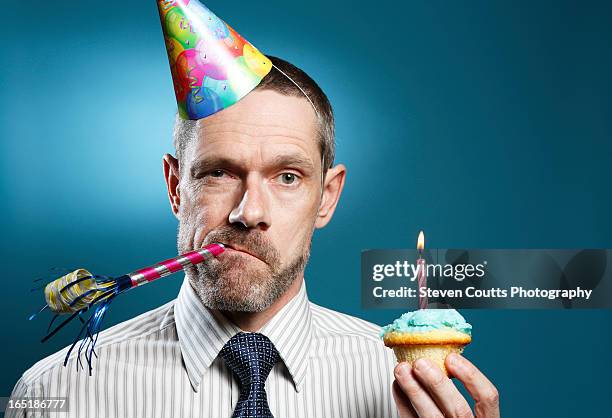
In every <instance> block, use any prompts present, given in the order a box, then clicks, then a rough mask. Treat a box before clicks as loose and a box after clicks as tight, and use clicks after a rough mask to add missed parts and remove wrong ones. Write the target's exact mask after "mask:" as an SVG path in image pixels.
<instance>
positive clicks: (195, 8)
mask: <svg viewBox="0 0 612 418" xmlns="http://www.w3.org/2000/svg"><path fill="white" fill-rule="evenodd" d="M157 6H158V8H159V16H160V19H161V24H162V29H163V32H164V38H165V43H166V50H167V52H168V61H169V62H170V72H171V74H172V81H173V84H174V92H175V95H176V101H177V105H178V109H179V115H180V116H181V117H182V118H184V119H193V120H195V119H201V118H205V117H207V116H210V115H212V114H214V113H216V112H218V111H220V110H223V109H225V108H226V107H229V106H231V105H233V104H234V103H236V102H237V101H238V100H240V99H242V98H243V97H244V96H246V95H247V94H248V93H249V92H250V91H251V90H253V89H254V88H255V87H256V86H257V85H258V84H259V83H260V82H261V80H262V79H263V77H265V76H266V74H268V73H269V72H270V70H271V69H272V62H271V61H270V60H269V59H268V58H267V57H266V56H264V55H263V54H262V53H261V52H259V51H258V50H257V48H255V47H254V46H253V45H251V44H250V43H249V42H248V41H246V40H245V39H244V38H243V37H242V36H240V35H239V34H238V33H237V32H236V31H235V30H234V29H232V28H231V27H230V26H229V25H227V24H226V23H225V22H224V21H223V20H221V19H219V18H218V17H217V16H216V15H215V14H214V13H212V12H211V11H210V10H209V9H207V8H206V7H205V6H204V5H203V4H201V3H199V2H198V1H197V0H157Z"/></svg>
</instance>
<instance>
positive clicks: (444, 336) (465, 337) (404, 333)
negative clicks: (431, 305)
mask: <svg viewBox="0 0 612 418" xmlns="http://www.w3.org/2000/svg"><path fill="white" fill-rule="evenodd" d="M380 336H381V337H382V338H383V340H384V342H385V345H386V346H387V347H391V348H392V349H393V351H394V352H395V357H396V358H397V361H398V362H402V361H407V362H408V363H410V364H411V365H412V363H414V362H415V361H416V360H417V359H420V358H423V357H425V358H428V359H429V360H431V361H432V362H433V363H434V364H436V365H438V367H440V369H442V370H443V371H444V372H445V373H446V374H448V372H447V371H446V367H445V366H444V360H445V359H446V356H448V355H449V354H450V353H461V352H463V347H465V346H466V345H467V344H469V343H470V342H471V341H472V326H471V325H470V324H468V323H467V322H466V321H465V319H464V318H463V317H462V316H461V315H460V314H459V312H457V311H456V310H454V309H421V310H418V311H414V312H406V313H405V314H403V315H402V316H400V317H399V318H398V319H396V320H395V321H393V323H392V324H389V325H387V326H384V327H383V328H382V330H381V332H380Z"/></svg>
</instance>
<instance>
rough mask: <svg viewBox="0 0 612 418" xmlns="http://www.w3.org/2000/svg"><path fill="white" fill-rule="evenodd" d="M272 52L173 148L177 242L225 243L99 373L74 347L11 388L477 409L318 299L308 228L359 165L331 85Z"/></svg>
mask: <svg viewBox="0 0 612 418" xmlns="http://www.w3.org/2000/svg"><path fill="white" fill-rule="evenodd" d="M269 58H270V59H271V60H272V62H273V63H274V65H275V69H273V70H272V71H271V72H270V73H269V74H268V75H267V76H266V77H265V78H264V79H263V81H262V82H261V83H260V84H259V85H258V86H257V88H256V89H255V90H253V91H252V92H251V93H249V94H248V95H247V96H246V97H244V98H243V99H242V100H240V101H239V102H238V103H236V104H234V105H233V106H231V107H228V108H227V109H224V110H222V111H220V112H218V113H216V114H214V115H212V116H209V117H207V118H203V119H200V120H183V119H181V118H178V117H177V120H176V125H175V131H174V142H175V147H176V157H173V156H171V155H165V156H164V158H163V168H164V176H165V180H166V185H167V190H168V197H169V200H170V205H171V208H172V211H173V213H174V214H175V215H176V217H177V219H178V221H179V228H178V249H179V251H180V252H186V251H189V250H193V249H197V248H200V247H202V246H203V245H206V244H208V243H212V242H220V243H223V244H224V245H225V246H226V248H227V250H226V252H225V253H223V254H222V255H221V256H220V257H219V258H218V259H215V260H212V261H211V262H209V263H204V264H200V265H198V266H196V267H191V268H190V269H189V270H187V271H186V278H185V281H184V283H183V286H182V288H181V290H180V293H179V295H178V297H177V299H175V300H173V301H171V302H169V303H168V304H165V305H163V306H161V307H159V308H157V309H154V310H152V311H150V312H147V313H145V314H143V315H140V316H139V317H137V318H134V319H132V320H129V321H126V322H124V323H122V324H119V325H116V326H114V327H112V328H110V329H108V330H107V331H105V332H102V333H101V335H100V338H99V342H98V345H97V348H96V352H97V358H96V359H94V372H93V375H92V376H88V375H87V373H85V372H84V371H83V370H81V371H80V372H78V371H77V369H76V361H77V359H76V358H75V357H74V356H72V357H71V358H70V360H69V361H68V364H67V366H66V367H64V366H63V365H62V360H63V358H64V356H65V354H66V350H62V351H60V352H59V353H57V354H55V355H53V356H50V357H48V358H47V359H45V360H42V361H41V362H39V363H37V364H36V365H34V366H33V367H32V368H31V369H29V370H28V371H26V372H25V373H24V375H23V376H22V378H21V379H20V380H19V382H18V383H17V385H16V387H15V391H14V393H13V397H14V398H16V399H17V398H21V397H25V396H38V397H47V398H48V397H59V396H61V397H68V400H69V408H70V411H69V416H75V417H85V416H88V417H89V416H101V417H111V416H127V417H132V416H139V417H140V416H142V417H156V416H159V417H170V416H176V417H183V416H194V417H229V416H240V417H246V416H261V417H269V416H271V415H273V416H275V417H277V418H279V417H340V416H345V417H393V416H401V417H417V416H419V417H424V416H427V417H434V416H440V417H441V416H457V417H466V416H472V412H471V410H470V408H469V406H468V402H467V401H466V400H465V399H464V398H463V397H462V396H461V395H460V393H459V391H458V390H457V389H456V387H455V386H454V384H453V383H452V381H451V380H450V379H448V378H447V377H446V376H444V375H443V374H442V372H441V371H440V370H438V369H437V368H435V367H432V365H431V363H429V362H428V361H426V360H421V361H418V362H417V363H415V366H414V368H411V367H410V366H409V365H408V364H406V363H402V364H400V365H398V366H397V367H395V366H396V364H395V363H396V361H395V358H394V355H393V352H392V351H391V350H390V349H388V348H386V347H385V346H384V345H383V343H382V341H381V340H380V338H379V337H378V331H379V327H378V326H376V325H374V324H370V323H368V322H366V321H363V320H361V319H358V318H354V317H351V316H348V315H345V314H341V313H338V312H334V311H332V310H329V309H326V308H323V307H321V306H317V305H315V304H313V303H311V302H309V300H308V296H307V292H306V283H305V280H304V268H305V266H306V263H307V261H308V257H309V252H310V243H311V238H312V235H313V232H314V230H315V229H317V228H323V227H324V226H325V225H327V223H328V222H329V221H330V220H331V218H332V216H333V213H334V211H335V208H336V205H337V204H338V201H339V198H340V195H341V193H342V188H343V185H344V181H345V176H346V168H345V167H344V166H343V165H341V164H338V165H335V166H334V165H333V161H334V121H333V113H332V108H331V106H330V104H329V102H328V100H327V97H326V96H325V94H324V93H323V91H321V89H320V88H319V87H318V86H317V84H316V83H315V82H314V81H313V80H312V79H311V78H310V77H309V76H308V75H306V74H305V73H304V72H302V71H301V70H299V69H298V68H296V67H294V66H293V65H291V64H289V63H287V62H286V61H283V60H280V59H278V58H274V57H269ZM297 86H299V87H297ZM315 109H316V110H315ZM327 279H328V278H319V277H313V278H311V279H310V280H327ZM447 367H448V369H449V371H450V372H451V373H452V374H453V375H454V376H455V377H457V378H459V379H460V380H461V381H462V382H463V383H464V385H465V387H466V388H467V390H468V391H469V392H470V393H471V395H472V396H473V398H474V401H475V407H474V408H475V412H476V415H477V416H479V417H496V416H499V407H498V402H497V392H496V390H495V388H494V387H493V385H492V384H491V383H490V382H489V381H488V380H487V379H486V377H484V376H483V375H482V373H480V372H479V371H478V369H476V368H475V367H474V366H473V365H472V364H471V363H470V362H468V361H467V360H466V359H464V358H463V357H461V356H459V355H454V356H450V357H449V358H448V361H447ZM394 376H395V382H394V381H393V377H394ZM392 388H393V390H392Z"/></svg>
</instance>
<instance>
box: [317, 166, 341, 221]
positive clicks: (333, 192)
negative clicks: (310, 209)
mask: <svg viewBox="0 0 612 418" xmlns="http://www.w3.org/2000/svg"><path fill="white" fill-rule="evenodd" d="M345 178H346V167H345V166H344V165H342V164H338V165H337V166H335V167H332V168H330V169H329V170H327V173H326V175H325V181H324V182H323V196H322V198H321V203H320V204H319V213H318V214H317V220H316V221H315V227H317V228H323V227H324V226H325V225H327V224H328V223H329V221H330V220H331V218H332V216H333V214H334V211H335V210H336V206H337V205H338V200H340V194H342V189H343V188H344V179H345Z"/></svg>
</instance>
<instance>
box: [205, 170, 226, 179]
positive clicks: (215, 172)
mask: <svg viewBox="0 0 612 418" xmlns="http://www.w3.org/2000/svg"><path fill="white" fill-rule="evenodd" d="M223 174H225V173H224V172H223V170H213V171H211V172H210V173H209V175H210V176H211V177H215V178H219V177H223Z"/></svg>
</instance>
